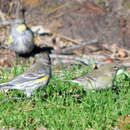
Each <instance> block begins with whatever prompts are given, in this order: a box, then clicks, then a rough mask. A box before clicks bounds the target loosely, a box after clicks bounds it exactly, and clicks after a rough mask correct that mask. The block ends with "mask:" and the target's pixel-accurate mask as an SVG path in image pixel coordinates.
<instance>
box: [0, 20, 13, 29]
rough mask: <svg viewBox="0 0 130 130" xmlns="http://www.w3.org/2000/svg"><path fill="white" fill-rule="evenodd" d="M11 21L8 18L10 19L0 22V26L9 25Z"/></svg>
mask: <svg viewBox="0 0 130 130" xmlns="http://www.w3.org/2000/svg"><path fill="white" fill-rule="evenodd" d="M12 23H13V21H12V20H10V21H5V22H3V23H1V24H0V28H2V27H4V26H8V25H11V24H12Z"/></svg>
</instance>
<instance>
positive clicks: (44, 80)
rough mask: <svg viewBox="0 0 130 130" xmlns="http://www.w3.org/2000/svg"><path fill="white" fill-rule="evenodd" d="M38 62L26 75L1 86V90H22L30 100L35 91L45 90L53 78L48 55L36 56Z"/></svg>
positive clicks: (40, 54)
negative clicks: (41, 88)
mask: <svg viewBox="0 0 130 130" xmlns="http://www.w3.org/2000/svg"><path fill="white" fill-rule="evenodd" d="M35 58H36V62H35V63H34V64H33V65H32V66H31V68H30V69H29V70H27V71H26V72H25V73H23V74H21V75H19V76H17V77H16V78H14V79H13V80H11V81H9V82H8V83H3V84H0V90H14V89H17V90H21V91H23V92H24V94H26V95H27V98H30V97H31V95H32V94H33V92H34V90H37V89H39V88H40V87H43V88H45V87H46V86H47V84H48V82H49V80H50V78H51V63H50V58H49V55H48V54H47V53H39V54H37V55H36V56H35Z"/></svg>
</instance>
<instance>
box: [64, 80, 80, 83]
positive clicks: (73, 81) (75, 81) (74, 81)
mask: <svg viewBox="0 0 130 130" xmlns="http://www.w3.org/2000/svg"><path fill="white" fill-rule="evenodd" d="M64 82H72V83H76V84H79V81H77V80H64Z"/></svg>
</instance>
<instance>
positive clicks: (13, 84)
mask: <svg viewBox="0 0 130 130" xmlns="http://www.w3.org/2000/svg"><path fill="white" fill-rule="evenodd" d="M48 76H49V75H48V73H45V70H43V72H40V73H36V74H34V73H24V74H21V75H19V76H18V77H16V78H14V79H13V80H11V81H9V82H8V83H4V84H1V85H0V89H18V86H25V84H26V85H27V83H28V84H30V83H32V85H33V83H36V82H40V80H46V79H48ZM32 81H33V82H32ZM19 89H21V88H19Z"/></svg>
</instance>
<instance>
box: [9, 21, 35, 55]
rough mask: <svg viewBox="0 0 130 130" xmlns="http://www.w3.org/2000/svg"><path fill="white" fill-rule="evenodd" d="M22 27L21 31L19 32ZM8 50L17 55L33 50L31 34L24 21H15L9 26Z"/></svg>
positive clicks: (32, 36)
mask: <svg viewBox="0 0 130 130" xmlns="http://www.w3.org/2000/svg"><path fill="white" fill-rule="evenodd" d="M20 26H23V28H24V29H23V30H20V29H19V28H20ZM8 44H9V48H10V49H11V50H12V51H15V52H16V53H18V54H26V53H30V52H31V51H32V50H33V48H34V35H33V32H32V31H31V30H30V29H29V28H28V27H27V26H26V24H25V23H24V20H21V19H16V20H15V22H14V23H13V24H12V25H11V32H10V36H9V43H8Z"/></svg>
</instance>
